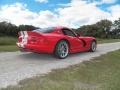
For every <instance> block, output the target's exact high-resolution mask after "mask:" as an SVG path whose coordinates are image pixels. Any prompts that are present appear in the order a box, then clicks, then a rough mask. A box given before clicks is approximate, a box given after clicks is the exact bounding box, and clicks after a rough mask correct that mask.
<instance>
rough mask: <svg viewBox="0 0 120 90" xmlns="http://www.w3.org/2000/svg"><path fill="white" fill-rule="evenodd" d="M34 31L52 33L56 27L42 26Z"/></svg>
mask: <svg viewBox="0 0 120 90" xmlns="http://www.w3.org/2000/svg"><path fill="white" fill-rule="evenodd" d="M33 31H34V32H41V33H51V32H53V31H54V27H49V28H40V29H36V30H33Z"/></svg>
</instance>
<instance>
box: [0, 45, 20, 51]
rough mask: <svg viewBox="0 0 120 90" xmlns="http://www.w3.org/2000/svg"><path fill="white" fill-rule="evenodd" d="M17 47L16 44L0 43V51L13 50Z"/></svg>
mask: <svg viewBox="0 0 120 90" xmlns="http://www.w3.org/2000/svg"><path fill="white" fill-rule="evenodd" d="M17 50H18V47H17V46H16V45H4V46H3V45H2V46H1V45H0V52H13V51H17Z"/></svg>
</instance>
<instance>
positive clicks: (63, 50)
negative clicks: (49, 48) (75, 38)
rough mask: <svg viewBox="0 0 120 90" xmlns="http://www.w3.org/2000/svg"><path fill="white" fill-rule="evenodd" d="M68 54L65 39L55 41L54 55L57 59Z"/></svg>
mask: <svg viewBox="0 0 120 90" xmlns="http://www.w3.org/2000/svg"><path fill="white" fill-rule="evenodd" d="M68 54H69V45H68V43H67V42H66V41H65V40H61V41H59V42H58V43H57V45H56V48H55V51H54V55H55V56H56V57H57V58H59V59H64V58H66V57H67V56H68Z"/></svg>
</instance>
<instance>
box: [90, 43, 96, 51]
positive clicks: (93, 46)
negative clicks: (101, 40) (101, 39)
mask: <svg viewBox="0 0 120 90" xmlns="http://www.w3.org/2000/svg"><path fill="white" fill-rule="evenodd" d="M96 47H97V43H96V41H92V42H91V46H90V52H95V51H96Z"/></svg>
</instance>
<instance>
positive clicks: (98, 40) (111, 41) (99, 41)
mask: <svg viewBox="0 0 120 90" xmlns="http://www.w3.org/2000/svg"><path fill="white" fill-rule="evenodd" d="M97 42H98V44H101V43H113V42H120V39H97Z"/></svg>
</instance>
